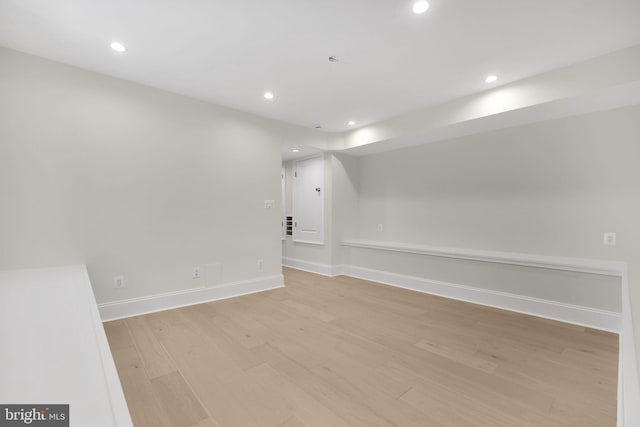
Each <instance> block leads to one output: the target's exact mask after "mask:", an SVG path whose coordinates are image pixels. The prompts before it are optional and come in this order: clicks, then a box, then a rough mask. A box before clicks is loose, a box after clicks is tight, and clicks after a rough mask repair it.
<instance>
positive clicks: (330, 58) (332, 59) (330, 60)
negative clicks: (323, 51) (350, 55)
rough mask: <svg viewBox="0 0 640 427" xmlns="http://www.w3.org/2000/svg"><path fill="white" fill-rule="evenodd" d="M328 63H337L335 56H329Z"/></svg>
mask: <svg viewBox="0 0 640 427" xmlns="http://www.w3.org/2000/svg"><path fill="white" fill-rule="evenodd" d="M329 62H338V58H337V57H335V56H330V57H329Z"/></svg>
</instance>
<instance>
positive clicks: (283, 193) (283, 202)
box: [280, 165, 287, 240]
mask: <svg viewBox="0 0 640 427" xmlns="http://www.w3.org/2000/svg"><path fill="white" fill-rule="evenodd" d="M280 178H281V182H280V191H281V192H280V203H281V206H282V218H281V220H282V224H281V229H280V233H281V237H282V240H284V239H285V238H286V237H287V193H286V174H285V168H284V165H282V171H281V173H280Z"/></svg>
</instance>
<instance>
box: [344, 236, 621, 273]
mask: <svg viewBox="0 0 640 427" xmlns="http://www.w3.org/2000/svg"><path fill="white" fill-rule="evenodd" d="M342 245H343V246H350V247H353V248H364V249H377V250H383V251H391V252H404V253H409V254H419V255H428V256H436V257H444V258H455V259H464V260H471V261H482V262H493V263H497V264H510V265H520V266H524V267H536V268H547V269H552V270H564V271H573V272H579V273H590V274H601V275H605V276H615V277H622V276H623V275H624V274H625V272H626V270H627V266H626V264H625V263H623V262H618V261H607V260H599V259H583V258H567V257H556V256H548V255H536V254H525V253H518V252H497V251H486V250H480V249H462V248H447V247H441V246H426V245H414V244H410V243H396V242H379V241H374V240H358V239H349V240H343V241H342Z"/></svg>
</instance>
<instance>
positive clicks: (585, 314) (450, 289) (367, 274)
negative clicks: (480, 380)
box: [345, 265, 621, 333]
mask: <svg viewBox="0 0 640 427" xmlns="http://www.w3.org/2000/svg"><path fill="white" fill-rule="evenodd" d="M345 274H346V275H347V276H351V277H356V278H359V279H365V280H369V281H372V282H378V283H383V284H385V285H390V286H395V287H398V288H404V289H410V290H413V291H418V292H423V293H427V294H432V295H438V296H442V297H446V298H451V299H456V300H460V301H467V302H471V303H474V304H482V305H486V306H490V307H496V308H501V309H505V310H509V311H515V312H518V313H524V314H530V315H533V316H538V317H544V318H547V319H553V320H559V321H561V322H566V323H572V324H575V325H580V326H586V327H589V328H595V329H601V330H605V331H609V332H615V333H618V332H619V331H620V325H621V316H620V314H619V313H616V312H612V311H606V310H598V309H594V308H590V307H583V306H577V305H572V304H565V303H560V302H556V301H549V300H543V299H539V298H532V297H528V296H524V295H516V294H512V293H507V292H498V291H493V290H488V289H482V288H476V287H472V286H465V285H458V284H455V283H448V282H442V281H438V280H429V279H423V278H420V277H414V276H406V275H403V274H397V273H390V272H386V271H380V270H372V269H368V268H363V267H356V266H353V265H350V266H346V268H345Z"/></svg>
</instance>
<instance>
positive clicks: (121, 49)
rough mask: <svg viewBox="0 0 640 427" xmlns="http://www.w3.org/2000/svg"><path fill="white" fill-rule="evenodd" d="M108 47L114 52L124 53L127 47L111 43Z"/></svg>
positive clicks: (118, 43)
mask: <svg viewBox="0 0 640 427" xmlns="http://www.w3.org/2000/svg"><path fill="white" fill-rule="evenodd" d="M109 46H111V49H113V50H115V51H116V52H120V53H124V52H126V51H127V47H126V46H125V45H123V44H122V43H120V42H111V44H110V45H109Z"/></svg>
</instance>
